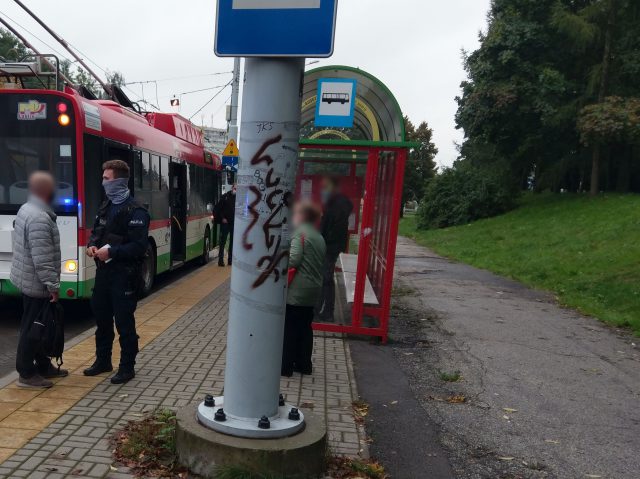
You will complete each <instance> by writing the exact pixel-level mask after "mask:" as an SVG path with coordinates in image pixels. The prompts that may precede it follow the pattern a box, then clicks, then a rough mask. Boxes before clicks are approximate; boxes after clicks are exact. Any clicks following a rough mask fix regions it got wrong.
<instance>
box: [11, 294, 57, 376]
mask: <svg viewBox="0 0 640 479" xmlns="http://www.w3.org/2000/svg"><path fill="white" fill-rule="evenodd" d="M49 301H50V298H31V297H30V296H26V295H24V294H23V295H22V321H21V322H20V337H19V339H18V351H17V353H16V370H17V371H18V373H19V374H20V376H22V377H23V378H25V379H29V378H30V377H33V376H35V375H36V374H45V373H46V372H47V371H48V369H49V367H50V366H51V360H50V359H49V358H48V357H47V356H45V355H44V354H42V353H41V352H40V344H34V342H33V341H31V340H29V338H28V335H27V333H28V331H29V328H30V327H31V324H33V321H34V320H35V319H36V318H37V317H38V314H40V311H41V310H42V308H44V307H45V306H47V304H48V303H49Z"/></svg>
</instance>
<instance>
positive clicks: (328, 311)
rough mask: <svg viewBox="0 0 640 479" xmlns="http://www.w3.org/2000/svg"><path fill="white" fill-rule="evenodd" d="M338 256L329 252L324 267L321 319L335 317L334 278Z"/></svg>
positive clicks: (319, 311)
mask: <svg viewBox="0 0 640 479" xmlns="http://www.w3.org/2000/svg"><path fill="white" fill-rule="evenodd" d="M337 261H338V256H336V255H333V254H327V256H325V258H324V266H323V268H322V295H321V297H320V308H319V310H318V315H319V316H320V318H321V319H325V320H326V319H333V310H334V307H335V302H336V285H335V280H334V278H333V275H334V272H335V269H336V262H337Z"/></svg>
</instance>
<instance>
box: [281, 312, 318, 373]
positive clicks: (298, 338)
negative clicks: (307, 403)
mask: <svg viewBox="0 0 640 479" xmlns="http://www.w3.org/2000/svg"><path fill="white" fill-rule="evenodd" d="M312 322H313V306H293V305H291V304H287V313H286V316H285V320H284V344H283V347H282V374H285V375H287V376H290V375H291V374H292V373H293V370H294V369H295V370H296V371H300V372H302V373H305V374H311V369H312V363H311V354H312V353H313V330H312V329H311V323H312Z"/></svg>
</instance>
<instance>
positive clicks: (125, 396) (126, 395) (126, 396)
mask: <svg viewBox="0 0 640 479" xmlns="http://www.w3.org/2000/svg"><path fill="white" fill-rule="evenodd" d="M118 397H119V398H120V399H124V398H128V397H129V395H128V394H120V396H118Z"/></svg>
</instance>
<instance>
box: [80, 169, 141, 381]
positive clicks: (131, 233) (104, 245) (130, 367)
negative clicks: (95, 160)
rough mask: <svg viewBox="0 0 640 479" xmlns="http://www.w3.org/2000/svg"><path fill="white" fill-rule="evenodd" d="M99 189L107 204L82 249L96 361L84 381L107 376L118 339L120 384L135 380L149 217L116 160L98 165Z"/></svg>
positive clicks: (88, 370) (102, 208) (117, 379)
mask: <svg viewBox="0 0 640 479" xmlns="http://www.w3.org/2000/svg"><path fill="white" fill-rule="evenodd" d="M102 170H103V174H102V186H103V187H104V191H105V193H106V196H107V200H106V201H105V202H104V203H103V204H102V205H101V206H100V210H99V211H98V215H97V216H96V220H95V223H94V226H93V232H92V233H91V238H90V239H89V243H88V246H87V255H88V256H89V257H91V258H93V259H94V260H95V262H96V265H97V270H96V280H95V285H94V287H93V296H92V298H91V308H92V309H93V313H94V314H95V316H96V323H97V329H96V361H95V362H94V363H93V365H92V366H91V367H90V368H88V369H85V370H84V374H85V375H86V376H95V375H97V374H100V373H104V372H110V371H113V366H112V365H111V350H112V347H113V340H114V338H115V334H114V332H113V324H114V319H115V326H116V329H117V330H118V334H119V335H120V350H121V355H120V366H119V368H118V372H117V373H116V374H115V375H114V376H113V377H112V378H111V382H112V383H113V384H123V383H126V382H127V381H129V380H131V379H133V378H134V377H135V371H134V366H135V363H136V355H137V354H138V334H137V333H136V323H135V318H134V315H133V313H134V312H135V310H136V306H137V301H138V297H137V296H138V291H139V289H140V285H141V281H142V278H141V276H140V269H141V265H142V262H143V259H144V256H145V254H146V251H147V245H148V236H149V214H148V212H147V210H145V209H144V208H143V207H142V206H141V205H140V204H139V203H138V202H136V201H135V200H134V199H133V197H132V196H131V193H130V191H129V186H128V184H129V166H128V165H127V164H126V163H125V162H124V161H121V160H110V161H107V162H105V163H104V164H103V165H102Z"/></svg>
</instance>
